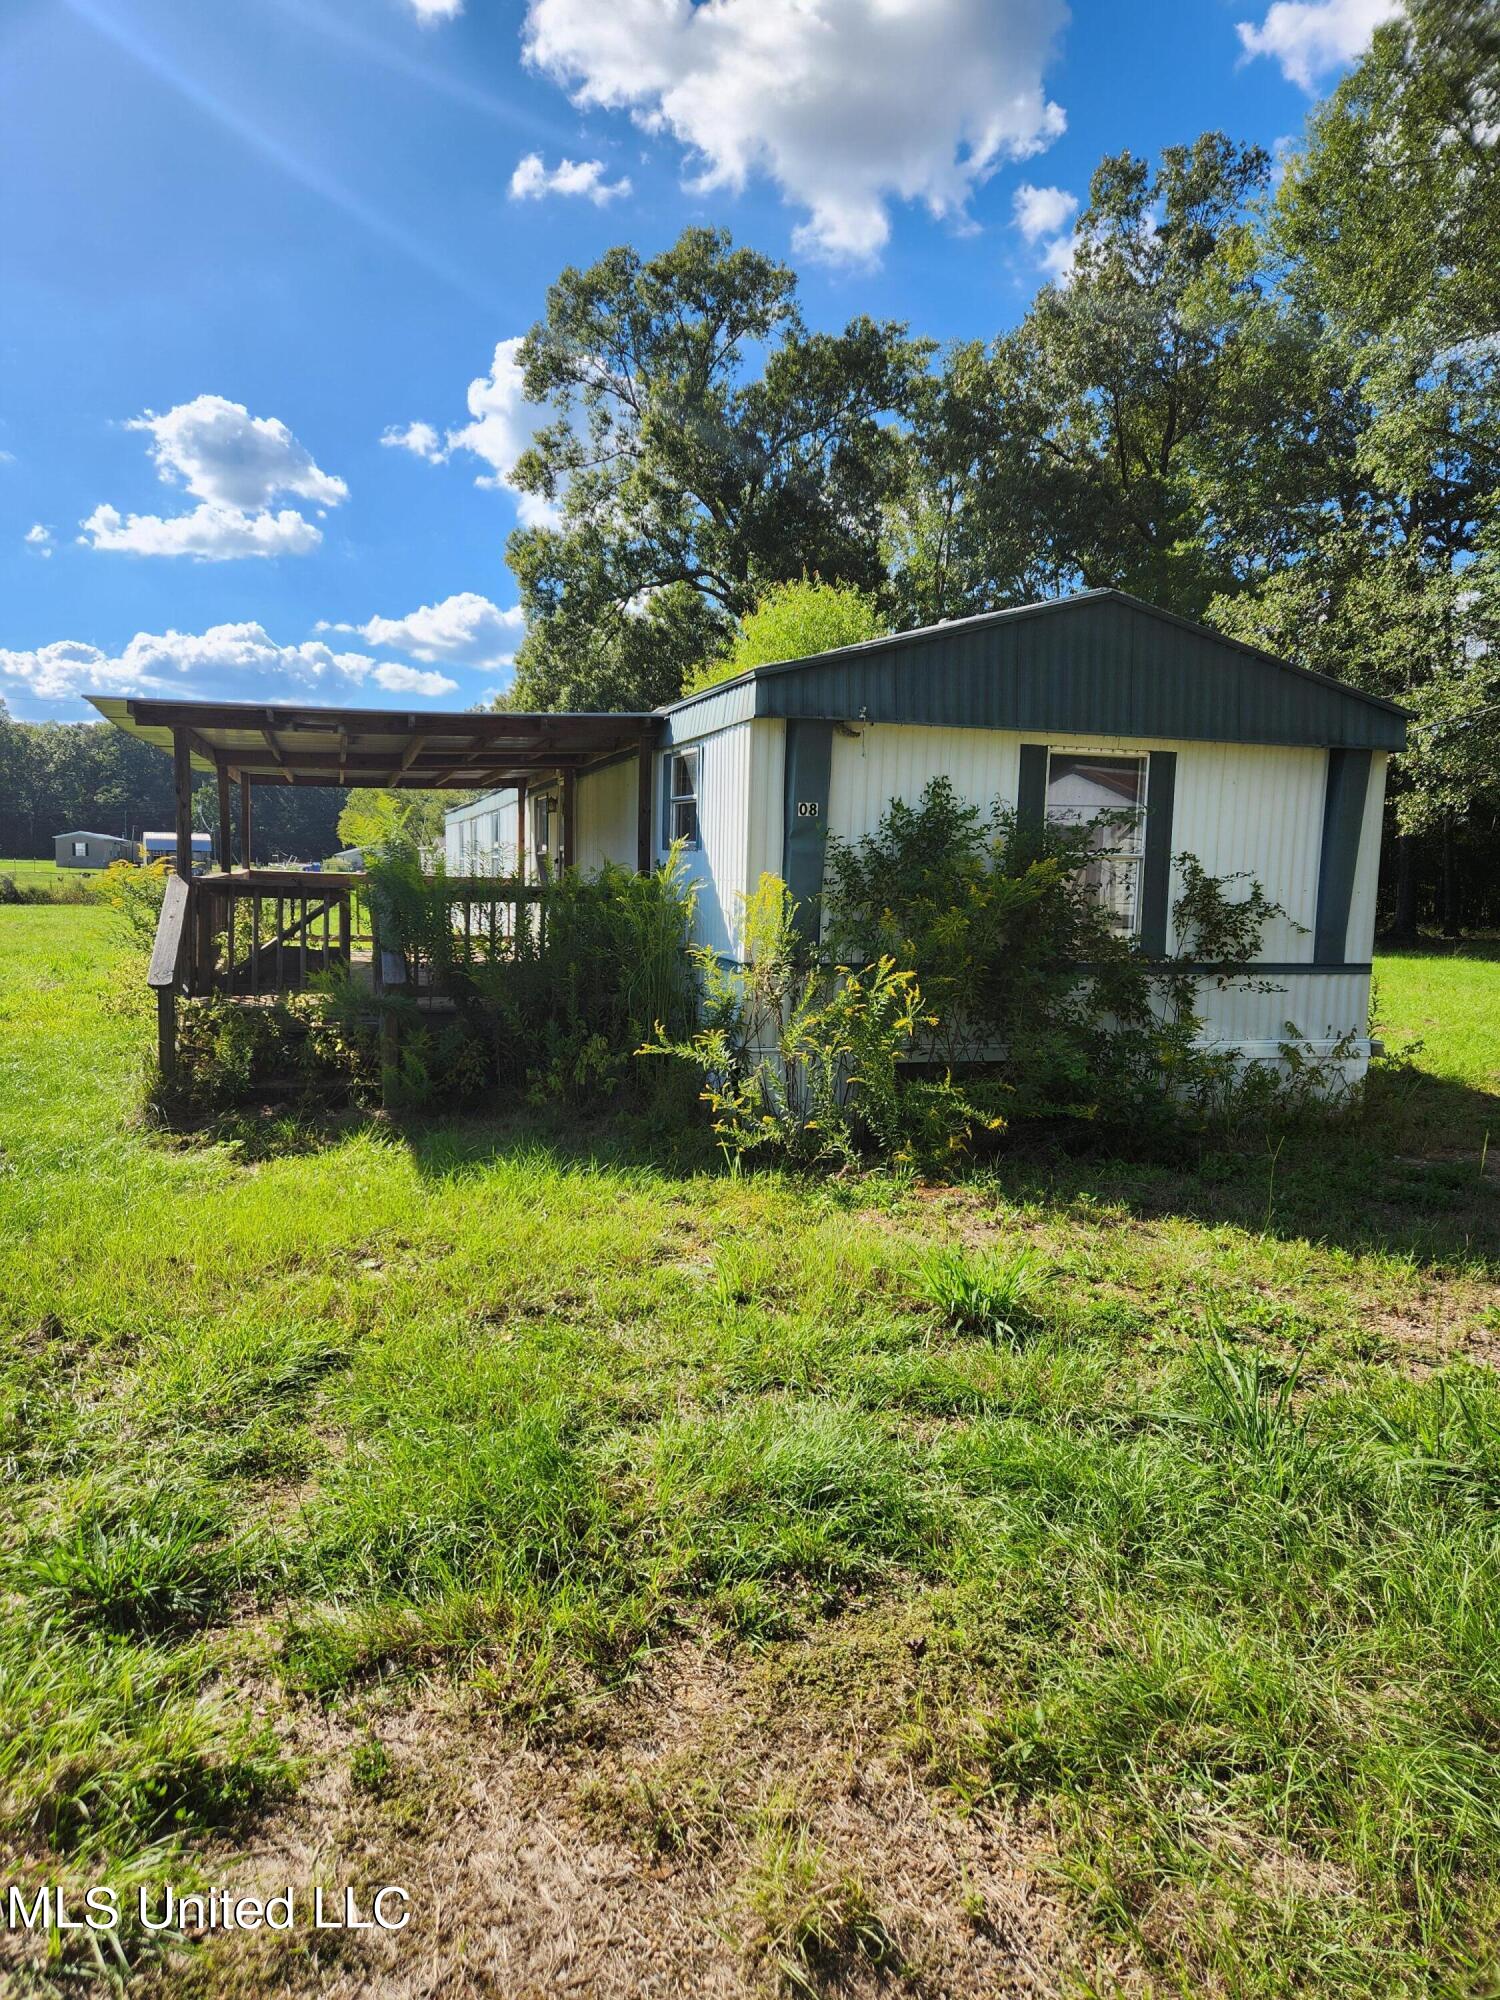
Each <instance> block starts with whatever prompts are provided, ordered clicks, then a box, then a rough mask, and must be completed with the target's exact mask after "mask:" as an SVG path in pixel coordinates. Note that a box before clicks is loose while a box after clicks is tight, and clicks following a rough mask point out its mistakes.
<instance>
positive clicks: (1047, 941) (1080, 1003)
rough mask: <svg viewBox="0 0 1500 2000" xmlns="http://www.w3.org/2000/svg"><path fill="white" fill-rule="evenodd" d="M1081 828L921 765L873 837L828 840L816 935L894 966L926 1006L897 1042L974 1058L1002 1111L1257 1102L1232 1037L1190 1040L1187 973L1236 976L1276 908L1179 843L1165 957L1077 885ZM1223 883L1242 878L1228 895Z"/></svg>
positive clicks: (1087, 836) (1179, 1110)
mask: <svg viewBox="0 0 1500 2000" xmlns="http://www.w3.org/2000/svg"><path fill="white" fill-rule="evenodd" d="M1097 834H1098V822H1095V823H1094V824H1093V825H1092V826H1054V825H1050V824H1046V825H1042V826H1040V827H1036V828H1022V827H1021V826H1020V825H1018V823H1017V820H1016V817H1015V815H1014V814H1013V813H1012V812H1010V811H1008V810H1007V809H1005V808H1003V807H996V808H995V809H994V810H993V811H992V812H991V813H989V814H984V813H981V812H980V811H979V810H978V808H976V807H974V806H970V805H965V804H964V803H963V802H962V801H960V799H959V798H958V796H957V794H956V793H955V791H954V789H953V786H952V784H951V783H950V781H949V780H948V779H947V778H934V779H933V780H932V781H931V782H930V783H929V784H928V785H927V787H926V789H925V790H924V791H923V793H922V796H921V798H920V799H919V800H918V802H917V804H916V805H915V806H912V805H909V804H907V803H906V802H905V801H904V800H901V799H895V800H892V802H891V804H890V805H889V806H888V807H887V809H886V812H885V814H884V816H883V817H882V819H881V822H880V825H879V827H878V828H877V829H876V831H875V832H874V833H873V834H869V835H867V836H866V837H865V838H864V839H862V840H858V841H853V842H845V841H840V840H836V839H834V840H830V841H829V843H828V860H827V884H828V886H827V890H826V893H825V903H826V910H827V922H826V940H825V942H826V945H827V947H828V949H829V950H831V952H832V953H833V954H834V955H835V956H836V957H838V958H839V959H841V960H843V961H845V962H848V963H850V964H855V965H859V964H866V965H868V964H872V963H876V962H878V961H879V960H881V959H888V960H890V961H891V962H892V963H894V964H896V965H898V966H902V967H905V968H909V969H910V970H911V971H912V972H913V973H914V974H915V976H916V979H917V981H918V982H919V984H920V986H921V990H922V993H923V996H924V1003H925V1004H924V1006H923V1008H922V1010H921V1013H920V1015H919V1016H918V1018H917V1021H916V1025H915V1031H914V1038H913V1055H914V1056H915V1057H916V1058H917V1059H918V1060H922V1061H925V1062H927V1063H929V1064H932V1065H935V1066H938V1067H940V1068H942V1069H943V1070H944V1071H945V1072H949V1073H951V1072H952V1071H954V1070H958V1071H959V1072H960V1073H962V1074H964V1075H966V1076H967V1075H968V1074H970V1073H972V1072H974V1071H980V1072H982V1073H983V1075H984V1076H985V1077H986V1078H987V1079H988V1091H987V1093H986V1094H985V1095H984V1098H983V1101H984V1102H985V1103H986V1104H988V1105H989V1106H990V1107H991V1109H992V1110H996V1111H998V1110H1001V1109H1003V1113H1004V1118H1005V1120H1006V1122H1007V1123H1009V1122H1013V1121H1015V1120H1018V1119H1025V1118H1034V1117H1058V1116H1072V1117H1078V1118H1086V1119H1090V1120H1095V1121H1099V1122H1102V1123H1106V1124H1109V1125H1111V1126H1113V1127H1115V1128H1117V1129H1129V1130H1130V1131H1132V1132H1134V1133H1137V1134H1139V1133H1140V1132H1141V1131H1142V1130H1150V1129H1151V1128H1152V1127H1154V1126H1159V1125H1164V1124H1170V1123H1172V1122H1174V1121H1176V1120H1179V1119H1180V1118H1181V1117H1182V1116H1183V1114H1184V1113H1191V1114H1196V1115H1198V1116H1200V1117H1207V1116H1209V1115H1224V1114H1225V1112H1226V1111H1227V1110H1228V1109H1230V1108H1234V1109H1242V1108H1243V1098H1242V1092H1243V1091H1244V1090H1245V1089H1249V1090H1250V1091H1251V1092H1252V1094H1258V1097H1259V1098H1260V1099H1262V1100H1265V1102H1266V1103H1269V1102H1270V1101H1271V1100H1273V1099H1275V1098H1276V1097H1277V1095H1278V1077H1277V1073H1276V1072H1275V1071H1272V1070H1263V1071H1262V1072H1261V1073H1260V1074H1259V1075H1258V1076H1255V1077H1247V1074H1246V1071H1245V1066H1244V1065H1242V1064H1241V1063H1240V1062H1239V1061H1238V1059H1237V1058H1236V1057H1235V1056H1234V1055H1233V1054H1232V1053H1231V1052H1228V1051H1213V1050H1209V1049H1204V1048H1201V1047H1199V1046H1198V1045H1197V1044H1198V1040H1199V1037H1200V1035H1201V1032H1202V1027H1203V1023H1202V1021H1201V1019H1200V1017H1199V1015H1198V1014H1197V1012H1196V1010H1195V1001H1196V996H1197V986H1198V981H1199V979H1200V978H1204V977H1207V978H1212V979H1213V980H1215V981H1216V983H1217V984H1218V985H1220V986H1229V985H1231V984H1240V983H1249V980H1250V975H1249V974H1248V972H1247V966H1248V963H1249V962H1250V961H1251V960H1253V958H1254V956H1255V954H1256V953H1257V951H1258V950H1259V948H1260V938H1261V934H1262V931H1263V929H1264V926H1265V924H1266V923H1267V921H1268V920H1269V919H1271V918H1272V917H1275V916H1279V915H1282V914H1283V912H1282V911H1281V910H1280V908H1279V906H1278V905H1277V904H1275V903H1273V902H1272V901H1271V900H1270V899H1269V898H1268V897H1267V896H1266V895H1265V893H1264V891H1263V890H1262V889H1261V887H1260V885H1259V884H1258V883H1255V882H1250V881H1249V878H1247V877H1237V878H1227V879H1221V878H1218V877H1215V876H1211V875H1209V874H1208V873H1207V871H1206V870H1204V869H1203V868H1202V867H1201V866H1200V864H1199V863H1198V862H1197V861H1196V860H1195V859H1194V857H1193V856H1192V855H1187V854H1184V855H1179V856H1178V857H1177V860H1178V866H1179V869H1180V871H1181V876H1182V885H1183V886H1182V891H1181V894H1180V895H1179V897H1178V899H1177V902H1176V903H1175V905H1174V907H1173V917H1174V922H1175V927H1176V932H1177V937H1178V941H1179V952H1180V955H1179V956H1178V957H1176V958H1170V959H1156V960H1153V959H1149V958H1147V957H1146V955H1145V954H1144V953H1143V952H1142V950H1141V949H1140V947H1139V945H1138V943H1137V942H1136V940H1135V939H1133V938H1131V937H1128V936H1126V935H1124V934H1123V933H1122V932H1121V931H1120V930H1119V929H1118V928H1116V926H1115V925H1114V924H1113V923H1112V922H1111V920H1110V918H1109V916H1108V914H1107V912H1106V911H1105V910H1104V908H1103V907H1102V906H1101V905H1100V904H1099V902H1098V901H1097V900H1096V898H1095V896H1094V894H1093V893H1092V891H1091V889H1090V886H1089V883H1088V880H1087V874H1086V870H1087V864H1088V863H1089V861H1090V859H1091V858H1092V857H1093V855H1094V854H1095V853H1096V852H1097V848H1096V840H1097ZM1231 881H1244V882H1248V887H1246V888H1245V889H1244V890H1243V891H1242V892H1241V893H1239V894H1237V895H1231V894H1230V893H1229V888H1230V883H1231ZM1190 964H1193V965H1207V966H1208V968H1209V970H1208V972H1207V973H1196V972H1194V973H1190V972H1189V971H1188V970H1187V967H1188V966H1189V965H1190ZM1261 990H1275V989H1274V988H1271V987H1270V986H1269V985H1268V984H1266V983H1262V986H1261ZM1303 1061H1304V1067H1305V1066H1306V1059H1305V1058H1304V1059H1303Z"/></svg>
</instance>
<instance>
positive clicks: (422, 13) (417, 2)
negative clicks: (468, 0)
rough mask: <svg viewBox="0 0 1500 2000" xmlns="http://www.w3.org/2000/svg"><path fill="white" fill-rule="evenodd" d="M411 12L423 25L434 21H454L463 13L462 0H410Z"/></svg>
mask: <svg viewBox="0 0 1500 2000" xmlns="http://www.w3.org/2000/svg"><path fill="white" fill-rule="evenodd" d="M411 10H412V12H413V13H414V14H415V15H416V17H417V19H418V20H419V21H421V22H423V23H424V24H425V25H431V23H432V22H434V21H456V20H457V19H458V17H459V15H460V14H461V13H462V12H463V11H464V0H411Z"/></svg>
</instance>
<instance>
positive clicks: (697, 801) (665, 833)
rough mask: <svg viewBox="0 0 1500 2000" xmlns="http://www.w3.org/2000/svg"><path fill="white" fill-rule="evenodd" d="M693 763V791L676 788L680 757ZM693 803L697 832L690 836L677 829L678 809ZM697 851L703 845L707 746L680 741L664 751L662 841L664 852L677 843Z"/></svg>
mask: <svg viewBox="0 0 1500 2000" xmlns="http://www.w3.org/2000/svg"><path fill="white" fill-rule="evenodd" d="M679 758H680V759H681V760H682V762H683V763H685V764H686V765H688V766H689V768H690V769H691V771H692V780H693V782H692V790H691V791H687V792H678V791H674V790H673V788H672V781H673V778H674V776H675V775H676V764H677V760H678V759H679ZM679 806H691V807H692V809H693V834H692V838H691V839H688V838H687V837H686V836H685V835H682V836H679V835H678V832H677V809H678V807H679ZM679 843H680V845H681V846H683V847H686V848H689V849H691V850H694V851H697V850H698V849H701V847H702V846H703V746H702V744H701V743H684V744H677V745H674V747H673V748H672V749H670V750H664V751H663V752H662V760H661V844H662V851H663V853H665V852H667V850H669V849H670V848H671V847H672V846H673V845H674V844H679Z"/></svg>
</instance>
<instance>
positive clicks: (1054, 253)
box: [1039, 229, 1078, 285]
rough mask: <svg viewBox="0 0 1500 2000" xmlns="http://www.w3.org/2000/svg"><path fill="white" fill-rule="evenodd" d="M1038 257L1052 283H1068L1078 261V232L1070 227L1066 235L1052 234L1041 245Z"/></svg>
mask: <svg viewBox="0 0 1500 2000" xmlns="http://www.w3.org/2000/svg"><path fill="white" fill-rule="evenodd" d="M1039 258H1040V262H1041V266H1042V269H1043V270H1044V271H1045V272H1046V273H1047V276H1048V277H1049V278H1050V279H1051V280H1052V282H1053V284H1054V285H1066V284H1068V283H1069V282H1070V281H1071V279H1072V276H1073V266H1074V264H1075V263H1076V262H1077V261H1078V232H1077V231H1076V230H1071V229H1070V230H1069V231H1068V233H1067V235H1066V236H1054V237H1053V238H1052V240H1051V242H1050V243H1044V244H1043V245H1042V247H1041V251H1040V253H1039Z"/></svg>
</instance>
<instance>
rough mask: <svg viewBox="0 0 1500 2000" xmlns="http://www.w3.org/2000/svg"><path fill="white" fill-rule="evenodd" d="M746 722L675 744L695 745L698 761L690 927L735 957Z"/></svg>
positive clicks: (745, 833)
mask: <svg viewBox="0 0 1500 2000" xmlns="http://www.w3.org/2000/svg"><path fill="white" fill-rule="evenodd" d="M753 727H754V725H753V724H752V723H749V722H739V723H736V724H735V725H734V726H733V727H732V728H729V729H720V730H718V731H716V732H715V733H714V734H713V735H712V736H704V737H699V738H696V739H691V738H689V739H681V740H679V743H678V746H677V747H678V748H688V747H696V748H697V750H698V751H699V753H700V756H699V762H698V845H697V847H695V848H688V849H687V850H686V851H685V852H684V854H683V865H684V867H685V869H686V871H687V873H688V875H689V876H690V877H691V879H692V880H693V881H694V882H695V883H696V884H697V888H698V907H697V916H696V920H695V922H694V926H693V933H694V937H695V939H696V940H697V942H698V943H700V944H706V945H710V946H712V948H713V949H714V950H715V951H717V952H722V953H723V954H724V955H725V956H726V957H736V956H737V955H738V941H737V934H738V930H739V914H740V898H741V897H742V896H743V895H744V893H745V891H746V888H747V886H748V885H747V881H746V871H747V856H748V853H749V846H750V840H749V821H750V795H751V785H750V773H751V761H752V760H751V742H752V736H751V732H752V729H753ZM661 784H662V759H661V756H658V757H657V760H656V788H655V789H656V796H655V801H654V804H655V812H654V818H655V822H656V833H655V838H656V851H657V855H658V858H659V859H662V860H664V859H665V858H666V853H667V849H666V846H665V844H664V843H663V841H662V834H663V832H664V828H663V826H662V823H661V797H662V793H661Z"/></svg>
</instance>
